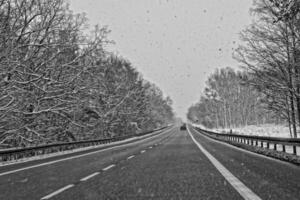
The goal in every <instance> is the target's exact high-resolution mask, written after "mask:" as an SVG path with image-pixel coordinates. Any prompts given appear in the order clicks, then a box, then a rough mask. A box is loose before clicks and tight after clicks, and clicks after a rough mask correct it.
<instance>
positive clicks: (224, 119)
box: [187, 67, 280, 128]
mask: <svg viewBox="0 0 300 200" xmlns="http://www.w3.org/2000/svg"><path fill="white" fill-rule="evenodd" d="M247 78H248V75H247V74H246V73H245V72H240V71H237V72H236V71H234V70H233V69H232V68H229V67H227V68H222V69H220V70H216V71H215V72H214V73H213V74H211V75H210V76H209V78H208V80H207V82H206V88H205V89H204V92H203V95H202V96H201V98H200V101H199V102H198V103H196V104H195V105H192V106H191V107H190V108H189V110H188V115H187V117H188V119H189V120H190V121H192V122H195V123H200V124H202V125H204V126H206V127H208V128H220V127H222V128H233V127H239V126H247V125H253V124H261V123H271V122H275V123H276V122H279V121H280V118H276V117H275V118H273V117H274V115H273V114H272V113H271V112H266V110H264V109H263V106H264V103H263V96H262V95H261V94H260V93H259V92H257V91H255V90H253V88H252V87H250V86H248V85H247V84H245V80H247Z"/></svg>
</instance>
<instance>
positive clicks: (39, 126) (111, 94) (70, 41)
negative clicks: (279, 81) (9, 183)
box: [0, 0, 173, 147]
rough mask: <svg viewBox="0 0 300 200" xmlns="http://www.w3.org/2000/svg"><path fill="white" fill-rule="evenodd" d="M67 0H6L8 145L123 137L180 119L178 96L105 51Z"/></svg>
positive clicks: (2, 0) (2, 10)
mask: <svg viewBox="0 0 300 200" xmlns="http://www.w3.org/2000/svg"><path fill="white" fill-rule="evenodd" d="M86 28H87V19H86V18H85V16H84V15H82V14H73V13H72V11H71V10H70V9H69V7H68V5H67V4H66V2H65V1H64V0H52V1H48V0H0V145H1V146H2V147H14V146H28V145H37V144H44V143H50V142H57V141H69V140H81V139H94V138H104V137H115V136H120V135H123V134H134V133H138V132H141V131H145V130H149V129H154V128H156V127H159V126H163V125H165V124H168V123H170V122H171V121H172V120H173V111H172V108H171V104H172V101H171V100H170V98H165V97H164V96H163V94H162V92H161V90H160V89H159V88H158V87H156V86H155V85H153V84H151V83H149V82H147V81H146V80H144V79H143V78H142V76H141V75H140V74H139V73H138V72H137V71H136V70H135V69H134V68H133V67H132V65H131V64H130V62H129V61H127V60H125V59H123V58H120V57H117V56H114V55H112V54H111V53H108V52H106V51H105V50H104V46H105V45H106V44H108V43H110V42H111V41H109V40H108V39H107V34H108V33H109V30H108V29H107V27H99V26H96V27H95V28H94V29H93V31H92V32H91V34H89V35H88V34H85V33H83V31H82V30H84V29H86Z"/></svg>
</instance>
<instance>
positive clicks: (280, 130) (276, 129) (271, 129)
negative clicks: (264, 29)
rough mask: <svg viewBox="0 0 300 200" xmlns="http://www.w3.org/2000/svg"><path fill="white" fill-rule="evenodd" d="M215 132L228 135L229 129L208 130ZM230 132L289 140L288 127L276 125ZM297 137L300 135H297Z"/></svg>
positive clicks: (249, 127) (264, 125)
mask: <svg viewBox="0 0 300 200" xmlns="http://www.w3.org/2000/svg"><path fill="white" fill-rule="evenodd" d="M193 126H196V127H199V128H203V129H206V128H204V127H203V126H201V125H197V124H193ZM210 130H211V131H215V132H219V133H222V132H226V133H228V132H229V131H230V129H210ZM232 132H233V133H235V134H241V135H257V136H267V137H283V138H290V137H291V136H290V132H289V128H288V126H284V125H276V124H263V125H251V126H245V127H239V128H232ZM298 137H300V134H299V133H298Z"/></svg>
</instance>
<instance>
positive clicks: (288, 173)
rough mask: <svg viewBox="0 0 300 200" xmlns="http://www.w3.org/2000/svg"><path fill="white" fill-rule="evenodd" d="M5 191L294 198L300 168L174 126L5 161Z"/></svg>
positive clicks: (19, 195)
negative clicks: (123, 140) (97, 145)
mask: <svg viewBox="0 0 300 200" xmlns="http://www.w3.org/2000/svg"><path fill="white" fill-rule="evenodd" d="M72 156H73V157H72ZM64 159H65V160H64ZM56 160H60V161H59V162H55V161H56ZM47 162H48V164H45V165H44V164H43V163H47ZM51 162H53V163H51ZM32 166H35V167H33V168H32ZM24 168H27V169H24ZM0 191H1V192H0V199H1V200H2V199H3V200H6V199H7V200H9V199H22V200H23V199H29V200H34V199H63V200H65V199H66V200H68V199H70V200H71V199H72V200H73V199H74V200H76V199H78V200H79V199H80V200H84V199H93V200H94V199H95V200H96V199H97V200H101V199H228V200H235V199H251V200H253V199H272V200H273V199H280V200H284V199H288V200H290V199H300V168H299V167H297V166H294V165H291V164H288V163H285V162H282V161H277V160H274V159H269V158H266V157H264V156H260V155H256V154H253V153H249V152H246V151H243V150H240V149H237V148H235V147H232V146H229V145H226V144H224V143H220V142H217V141H213V140H211V139H208V138H206V137H205V136H203V135H201V134H200V133H198V132H196V131H195V130H192V129H190V132H188V131H179V129H178V128H173V129H171V130H168V131H164V132H163V133H161V134H159V135H155V136H153V137H151V138H146V139H142V140H140V141H134V142H131V143H127V144H123V145H118V146H113V147H108V148H106V149H94V150H89V151H88V152H80V153H77V154H76V155H74V154H71V155H64V156H63V157H56V158H49V159H44V160H40V161H32V162H27V163H23V164H16V165H11V166H6V167H0Z"/></svg>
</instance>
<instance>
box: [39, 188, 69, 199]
mask: <svg viewBox="0 0 300 200" xmlns="http://www.w3.org/2000/svg"><path fill="white" fill-rule="evenodd" d="M71 187H74V185H73V184H70V185H67V186H65V187H63V188H60V189H59V190H56V191H55V192H52V193H51V194H48V195H47V196H44V197H43V198H41V200H46V199H50V198H52V197H54V196H55V195H58V194H59V193H62V192H63V191H65V190H67V189H70V188H71Z"/></svg>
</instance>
